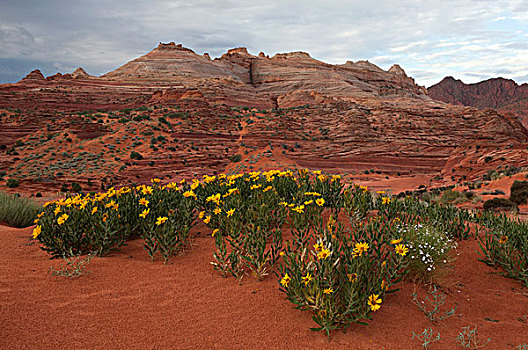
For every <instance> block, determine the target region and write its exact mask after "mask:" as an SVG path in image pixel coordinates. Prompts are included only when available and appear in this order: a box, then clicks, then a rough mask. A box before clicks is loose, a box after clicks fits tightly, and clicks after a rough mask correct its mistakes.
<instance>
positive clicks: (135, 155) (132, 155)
mask: <svg viewBox="0 0 528 350" xmlns="http://www.w3.org/2000/svg"><path fill="white" fill-rule="evenodd" d="M130 159H135V160H141V159H143V156H142V155H141V153H139V152H136V151H132V152H130Z"/></svg>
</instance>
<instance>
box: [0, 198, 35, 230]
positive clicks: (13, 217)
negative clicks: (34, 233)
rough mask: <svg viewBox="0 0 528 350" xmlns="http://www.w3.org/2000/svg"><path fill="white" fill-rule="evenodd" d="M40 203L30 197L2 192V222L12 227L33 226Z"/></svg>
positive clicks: (0, 220)
mask: <svg viewBox="0 0 528 350" xmlns="http://www.w3.org/2000/svg"><path fill="white" fill-rule="evenodd" d="M38 209H39V205H38V204H37V203H35V202H34V201H33V200H31V199H29V198H24V197H20V196H14V195H11V194H8V193H5V192H0V222H2V223H4V224H6V225H8V226H11V227H28V226H31V225H32V224H33V222H34V220H35V218H36V216H37V212H38Z"/></svg>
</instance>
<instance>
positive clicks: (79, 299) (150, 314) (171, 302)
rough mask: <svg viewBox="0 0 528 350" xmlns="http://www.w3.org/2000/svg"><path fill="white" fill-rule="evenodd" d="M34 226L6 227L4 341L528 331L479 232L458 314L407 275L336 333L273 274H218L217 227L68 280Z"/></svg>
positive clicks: (527, 305)
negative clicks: (167, 255) (55, 271)
mask: <svg viewBox="0 0 528 350" xmlns="http://www.w3.org/2000/svg"><path fill="white" fill-rule="evenodd" d="M30 232H31V229H22V230H19V229H12V228H7V227H0V242H1V244H0V266H1V268H0V293H1V294H0V329H1V336H0V348H2V349H50V348H52V349H72V348H112V349H124V348H126V349H166V348H178V349H264V348H265V349H320V348H329V349H344V348H346V349H419V348H420V344H419V343H418V341H416V340H413V341H411V336H412V332H413V331H414V332H416V333H421V332H422V331H423V329H424V328H426V327H431V326H432V327H433V329H434V330H435V331H438V332H440V333H441V337H442V340H441V341H440V342H438V343H435V344H434V345H432V346H431V349H454V348H456V345H455V338H456V336H457V334H458V331H459V330H460V329H461V327H463V326H467V325H471V326H474V325H477V326H478V330H479V334H480V336H481V338H482V339H483V340H485V339H487V338H488V337H491V338H492V341H491V343H490V344H489V345H488V346H487V347H486V348H487V349H512V348H514V347H515V346H517V345H519V344H520V343H522V342H528V332H527V329H528V290H527V289H526V288H525V287H523V286H522V285H520V284H519V283H518V282H516V281H515V280H511V279H507V278H505V277H502V276H500V275H498V274H497V271H496V270H493V269H491V268H489V267H488V266H486V265H484V264H483V263H480V262H478V261H477V260H476V259H477V253H476V250H477V248H478V247H477V244H476V242H475V241H474V240H469V241H465V242H462V243H461V244H460V246H459V248H458V254H459V256H458V259H457V261H456V265H455V269H454V272H453V274H452V276H451V278H450V280H449V282H448V283H447V284H446V286H444V290H445V292H446V293H447V295H448V298H447V303H446V310H447V307H449V308H450V307H453V306H454V305H456V306H457V311H456V316H454V317H452V318H450V319H447V320H445V321H443V322H441V323H440V324H437V325H432V324H431V323H430V322H429V321H428V320H427V319H426V318H425V316H424V314H423V313H421V312H420V311H419V310H418V309H417V307H416V306H415V305H414V304H413V303H412V300H411V293H412V291H413V284H412V283H410V282H404V283H402V284H400V286H399V287H401V290H400V291H398V292H397V293H395V294H391V295H389V296H387V297H386V300H384V301H383V304H382V308H381V310H380V311H378V312H376V313H375V314H374V320H373V321H371V323H370V325H369V326H359V325H358V326H352V327H351V328H350V329H348V331H347V333H346V334H344V333H343V332H341V331H338V332H334V333H333V334H332V341H331V342H330V343H328V341H327V339H326V337H325V336H324V335H323V334H322V333H316V332H312V331H311V330H310V329H309V328H310V327H313V326H315V323H314V322H313V321H312V320H311V318H310V314H309V313H308V312H302V311H299V310H295V309H293V308H292V304H291V303H290V302H288V301H287V300H285V298H284V295H282V293H280V292H279V291H278V285H277V281H276V279H275V278H274V277H268V278H267V279H265V280H264V281H263V282H258V281H256V279H254V278H253V277H247V278H245V279H244V281H243V283H242V285H241V286H239V285H237V283H236V281H235V280H234V279H232V278H229V279H223V278H221V277H220V276H218V275H217V274H216V273H214V271H213V270H212V268H211V267H210V264H209V262H210V260H211V254H212V252H213V248H214V242H213V240H212V239H211V238H210V237H209V236H208V235H205V234H203V235H201V236H200V235H198V237H197V238H196V240H195V241H194V246H193V249H192V251H189V252H187V253H186V254H185V255H184V256H179V257H176V258H174V259H173V260H172V261H171V263H170V264H169V265H168V266H163V264H162V263H161V262H156V263H151V262H150V261H149V259H148V257H147V254H146V253H145V252H144V251H143V250H142V247H141V242H140V241H133V242H130V243H129V245H128V246H126V247H124V248H123V249H122V250H121V251H120V252H117V253H116V254H115V255H113V256H109V257H105V258H95V259H94V260H93V261H92V262H91V264H90V265H89V268H88V269H89V270H90V271H91V273H90V274H88V275H86V276H83V277H81V278H79V279H69V278H58V277H55V276H52V275H51V274H49V273H48V271H49V268H50V266H55V267H56V266H57V265H58V261H50V260H49V259H48V256H47V254H46V253H45V252H43V251H41V250H40V249H39V248H38V245H37V244H33V242H31V241H30V240H29V239H28V237H29V235H30ZM418 291H419V294H420V295H425V292H426V291H425V290H424V289H423V288H419V289H418ZM523 316H524V318H523Z"/></svg>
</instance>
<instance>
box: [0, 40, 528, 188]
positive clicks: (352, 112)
mask: <svg viewBox="0 0 528 350" xmlns="http://www.w3.org/2000/svg"><path fill="white" fill-rule="evenodd" d="M453 84H455V85H456V84H459V83H457V82H456V81H455V82H454V83H453ZM457 86H458V85H457ZM432 91H434V89H432ZM453 91H454V90H453ZM457 91H458V90H457ZM434 96H436V95H434ZM454 96H455V97H457V96H458V95H454ZM457 101H458V100H455V99H452V100H449V101H447V102H452V103H456V104H459V106H454V105H451V104H446V103H443V102H438V101H435V100H433V99H431V97H430V96H429V95H428V92H427V90H426V89H425V88H424V87H421V86H418V85H417V84H416V83H415V81H414V80H413V79H412V78H411V77H408V76H407V74H406V73H405V71H404V70H403V69H402V68H401V67H400V66H398V65H393V66H392V67H391V68H390V69H389V70H388V71H385V70H383V69H381V68H379V67H377V66H376V65H374V64H372V63H370V62H368V61H358V62H351V61H348V62H346V63H344V64H338V65H332V64H328V63H325V62H321V61H319V60H316V59H314V58H312V57H311V56H310V55H309V54H307V53H304V52H292V53H281V54H276V55H274V56H272V57H269V56H267V55H265V54H264V53H261V54H259V55H258V56H254V55H252V54H250V53H249V52H248V51H247V49H245V48H235V49H231V50H229V51H228V52H227V53H225V54H223V55H222V56H221V57H219V58H215V59H213V60H211V58H210V57H209V55H207V54H204V55H203V56H202V55H198V54H196V53H195V52H194V51H192V50H190V49H187V48H185V47H183V46H182V45H180V44H175V43H173V42H171V43H168V44H163V43H160V44H159V45H158V47H156V48H155V49H154V50H152V51H151V52H149V53H147V54H146V55H144V56H141V57H139V58H137V59H134V60H133V61H130V62H128V63H126V64H124V65H123V66H121V67H119V68H117V69H116V70H114V71H112V72H109V73H107V74H104V75H103V76H100V77H94V76H90V75H88V74H87V73H86V72H85V71H84V70H83V69H82V68H78V69H76V70H75V71H74V72H73V73H71V74H64V75H61V74H56V75H54V76H52V77H48V78H45V77H44V76H43V75H42V74H41V73H40V72H39V71H33V72H31V73H30V74H28V76H27V77H25V78H24V79H22V80H21V81H20V82H18V83H16V84H3V85H0V108H9V110H5V112H4V113H3V115H2V114H1V113H0V116H1V117H0V123H2V130H0V138H2V139H4V140H6V141H5V142H3V143H0V144H4V145H5V146H6V147H5V151H0V170H6V171H8V174H9V176H13V177H17V178H19V179H20V180H21V181H23V180H28V181H44V180H45V181H47V182H46V183H48V184H49V185H50V186H55V184H58V183H59V184H60V183H61V182H64V181H66V180H71V179H75V180H76V181H78V182H81V183H93V182H92V180H94V179H95V180H97V179H103V178H108V177H112V178H113V180H112V181H115V183H120V182H121V183H123V182H126V181H134V182H135V181H143V180H146V179H148V178H149V177H151V176H158V177H167V178H169V177H176V176H179V177H182V176H195V175H198V174H203V173H214V172H217V173H218V172H224V171H240V170H246V171H247V170H256V169H259V168H277V167H309V168H320V169H323V170H325V171H330V172H342V173H343V172H345V173H363V172H365V171H368V173H370V174H372V173H373V172H377V174H382V175H379V176H383V177H385V176H400V175H402V176H404V175H406V176H419V177H420V178H423V179H424V180H423V181H424V182H426V181H428V179H432V178H433V177H434V178H435V179H436V180H435V181H437V182H439V183H442V184H445V183H452V182H456V181H463V180H465V179H477V178H479V177H480V176H482V174H483V173H485V172H487V171H488V170H493V169H495V168H497V167H498V166H500V165H501V164H509V165H516V166H528V157H527V150H526V144H527V143H528V131H527V130H526V129H525V128H523V127H522V125H521V124H520V122H519V121H518V119H517V118H515V117H514V116H513V115H510V114H508V113H506V114H502V113H500V112H497V111H495V110H492V109H484V110H479V109H477V108H473V107H465V106H461V105H462V104H464V103H462V102H460V103H458V102H457ZM464 101H465V100H464ZM15 109H19V110H20V111H17V112H13V111H15ZM18 130H19V131H23V132H21V133H19V132H18ZM17 140H21V142H22V146H20V145H18V146H17V144H16V141H17ZM19 144H20V142H19ZM56 149H60V153H59V152H56V151H55V150H56ZM132 150H134V152H139V153H141V155H142V157H143V159H140V160H138V159H135V160H132V159H131V158H130V154H131V151H132ZM8 151H9V153H8ZM2 152H4V153H2ZM15 153H16V154H17V155H16V156H15ZM234 154H239V155H241V157H242V161H241V162H240V163H232V162H231V160H230V159H231V156H232V155H234ZM485 159H486V161H484V160H485ZM490 159H491V160H490ZM73 160H75V163H74V161H73ZM63 169H66V170H63ZM72 169H75V171H73V170H72ZM118 169H119V171H118ZM42 179H44V180H42ZM101 181H102V180H101ZM105 181H106V180H105ZM427 184H428V183H427ZM103 185H104V183H103Z"/></svg>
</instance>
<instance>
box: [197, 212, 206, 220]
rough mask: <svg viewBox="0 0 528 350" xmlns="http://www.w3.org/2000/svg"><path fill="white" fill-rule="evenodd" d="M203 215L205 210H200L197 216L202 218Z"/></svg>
mask: <svg viewBox="0 0 528 350" xmlns="http://www.w3.org/2000/svg"><path fill="white" fill-rule="evenodd" d="M204 215H205V212H204V211H201V212H200V214H198V217H199V218H200V219H203V217H204Z"/></svg>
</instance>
